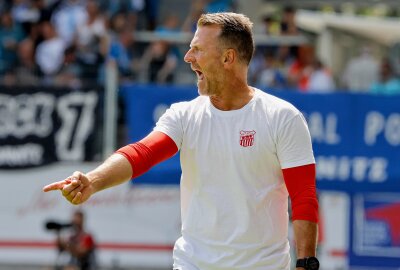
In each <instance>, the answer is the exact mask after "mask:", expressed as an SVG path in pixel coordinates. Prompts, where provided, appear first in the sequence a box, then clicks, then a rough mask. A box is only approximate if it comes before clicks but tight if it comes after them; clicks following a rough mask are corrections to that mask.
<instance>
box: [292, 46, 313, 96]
mask: <svg viewBox="0 0 400 270" xmlns="http://www.w3.org/2000/svg"><path fill="white" fill-rule="evenodd" d="M313 61H314V48H313V47H311V46H308V45H305V46H300V47H299V48H298V56H297V58H296V60H295V61H294V62H293V63H292V65H291V66H290V68H289V73H288V81H289V84H290V86H292V87H295V88H296V89H297V90H299V91H303V92H305V91H307V89H308V87H309V80H310V75H311V71H312V64H313Z"/></svg>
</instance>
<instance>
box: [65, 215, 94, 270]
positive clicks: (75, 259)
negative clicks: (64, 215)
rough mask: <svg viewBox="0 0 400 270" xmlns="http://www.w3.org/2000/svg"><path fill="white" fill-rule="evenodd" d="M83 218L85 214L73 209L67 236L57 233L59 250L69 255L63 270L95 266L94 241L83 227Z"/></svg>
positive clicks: (79, 269) (87, 269)
mask: <svg viewBox="0 0 400 270" xmlns="http://www.w3.org/2000/svg"><path fill="white" fill-rule="evenodd" d="M84 219H85V216H84V213H83V212H82V211H79V210H78V211H75V212H74V213H73V216H72V220H71V225H72V226H71V230H70V233H69V234H68V236H67V237H62V236H61V234H60V233H57V246H58V248H59V251H60V252H62V253H68V255H69V256H68V257H69V259H68V261H67V264H66V267H65V268H63V269H64V270H92V269H95V268H96V261H95V242H94V238H93V236H92V235H91V234H90V233H88V232H86V231H85V229H84ZM58 232H60V231H58Z"/></svg>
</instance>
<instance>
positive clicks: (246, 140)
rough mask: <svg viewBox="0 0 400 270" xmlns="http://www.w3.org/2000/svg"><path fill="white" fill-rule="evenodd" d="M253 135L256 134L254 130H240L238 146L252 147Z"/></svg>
mask: <svg viewBox="0 0 400 270" xmlns="http://www.w3.org/2000/svg"><path fill="white" fill-rule="evenodd" d="M255 134H256V132H255V131H254V130H251V131H246V130H241V131H240V145H241V146H243V147H248V146H252V145H253V144H254V135H255Z"/></svg>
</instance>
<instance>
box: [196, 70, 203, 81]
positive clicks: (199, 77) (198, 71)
mask: <svg viewBox="0 0 400 270" xmlns="http://www.w3.org/2000/svg"><path fill="white" fill-rule="evenodd" d="M194 72H196V75H197V79H198V80H199V81H201V80H203V79H204V74H203V72H201V71H200V70H198V69H195V70H194Z"/></svg>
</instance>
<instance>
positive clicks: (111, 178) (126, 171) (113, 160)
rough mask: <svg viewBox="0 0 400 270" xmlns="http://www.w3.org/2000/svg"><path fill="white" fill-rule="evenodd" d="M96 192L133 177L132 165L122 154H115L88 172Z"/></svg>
mask: <svg viewBox="0 0 400 270" xmlns="http://www.w3.org/2000/svg"><path fill="white" fill-rule="evenodd" d="M87 176H88V178H89V181H90V182H91V183H92V186H93V188H94V192H98V191H101V190H103V189H106V188H109V187H113V186H116V185H119V184H122V183H124V182H126V181H128V180H130V179H131V176H132V166H131V164H130V163H129V161H128V160H127V159H126V158H125V157H124V156H122V155H120V154H113V155H112V156H110V157H109V158H108V159H107V160H106V161H104V163H103V164H101V165H100V166H99V167H97V168H96V169H94V170H93V171H91V172H89V173H87Z"/></svg>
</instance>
